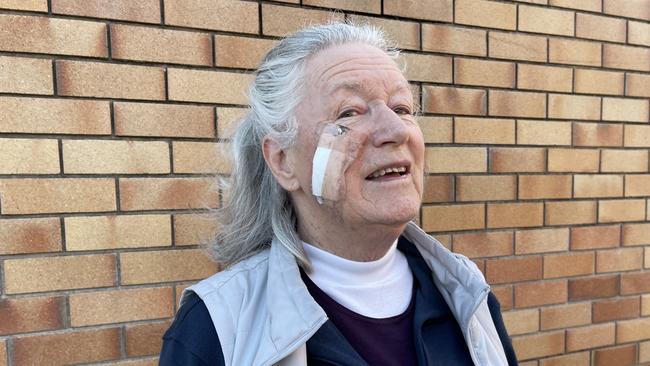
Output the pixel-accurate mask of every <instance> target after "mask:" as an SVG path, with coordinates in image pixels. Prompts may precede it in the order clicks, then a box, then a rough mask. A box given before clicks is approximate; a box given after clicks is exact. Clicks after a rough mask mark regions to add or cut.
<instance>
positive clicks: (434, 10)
mask: <svg viewBox="0 0 650 366" xmlns="http://www.w3.org/2000/svg"><path fill="white" fill-rule="evenodd" d="M452 4H453V1H452V0H384V14H387V15H397V16H401V17H406V18H416V19H425V20H438V21H443V22H451V21H452V18H453V5H452Z"/></svg>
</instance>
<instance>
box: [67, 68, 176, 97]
mask: <svg viewBox="0 0 650 366" xmlns="http://www.w3.org/2000/svg"><path fill="white" fill-rule="evenodd" d="M56 70H57V72H56V82H57V91H58V93H59V94H61V95H67V96H84V97H100V98H101V97H104V98H125V99H149V100H162V99H165V81H164V75H163V69H162V68H159V67H151V66H135V65H118V64H108V63H99V62H83V61H57V62H56Z"/></svg>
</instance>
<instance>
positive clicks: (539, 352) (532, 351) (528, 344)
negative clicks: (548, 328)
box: [512, 330, 564, 360]
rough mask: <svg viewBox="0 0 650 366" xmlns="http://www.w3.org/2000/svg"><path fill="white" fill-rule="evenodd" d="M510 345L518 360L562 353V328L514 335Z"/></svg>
mask: <svg viewBox="0 0 650 366" xmlns="http://www.w3.org/2000/svg"><path fill="white" fill-rule="evenodd" d="M512 345H513V347H514V348H515V352H516V353H517V357H518V358H519V359H520V360H529V359H533V358H539V357H545V356H551V355H557V354H560V353H564V330H562V331H556V332H546V333H537V334H533V335H525V336H519V337H514V338H513V339H512Z"/></svg>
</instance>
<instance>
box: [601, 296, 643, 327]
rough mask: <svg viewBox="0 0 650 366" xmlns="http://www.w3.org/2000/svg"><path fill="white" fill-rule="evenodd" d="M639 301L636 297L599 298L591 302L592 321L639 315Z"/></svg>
mask: <svg viewBox="0 0 650 366" xmlns="http://www.w3.org/2000/svg"><path fill="white" fill-rule="evenodd" d="M640 310H641V303H640V302H639V298H638V297H628V298H621V299H615V300H601V301H595V302H594V303H593V320H594V323H602V322H608V321H613V320H621V319H630V318H636V317H638V316H639V314H640Z"/></svg>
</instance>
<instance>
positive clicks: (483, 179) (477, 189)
mask: <svg viewBox="0 0 650 366" xmlns="http://www.w3.org/2000/svg"><path fill="white" fill-rule="evenodd" d="M516 190H517V179H516V177H515V176H514V175H469V176H467V175H461V176H458V177H457V178H456V200H458V201H493V200H494V201H498V200H513V199H515V197H516Z"/></svg>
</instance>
